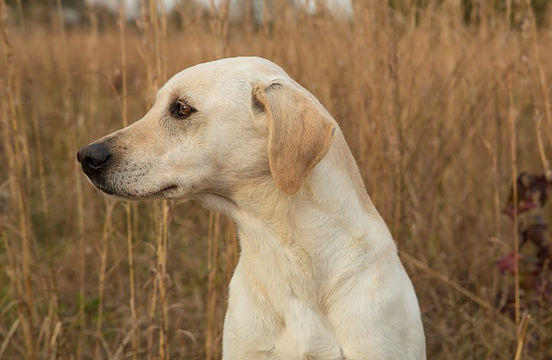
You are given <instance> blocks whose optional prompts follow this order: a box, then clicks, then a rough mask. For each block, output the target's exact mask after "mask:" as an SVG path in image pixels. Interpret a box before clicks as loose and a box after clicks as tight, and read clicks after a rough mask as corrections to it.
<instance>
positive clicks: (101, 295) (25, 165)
mask: <svg viewBox="0 0 552 360" xmlns="http://www.w3.org/2000/svg"><path fill="white" fill-rule="evenodd" d="M275 3H276V4H280V3H279V2H275ZM483 3H485V2H482V4H483ZM505 3H506V4H507V7H506V9H505V10H504V12H499V11H494V10H493V9H490V8H485V5H481V6H482V8H481V9H480V10H481V12H480V15H479V16H480V17H479V18H478V21H473V22H472V24H471V25H467V24H465V23H464V22H463V14H462V10H461V9H460V7H459V6H458V5H456V2H454V1H446V2H443V4H442V5H440V6H439V5H436V4H434V3H433V2H429V5H428V6H427V7H425V8H419V9H416V8H414V7H411V8H408V9H406V10H404V9H402V10H401V11H398V10H393V9H391V8H390V7H389V6H388V5H386V3H385V2H380V1H356V2H354V4H355V14H356V15H355V16H356V18H355V20H354V22H340V21H338V20H336V19H333V18H332V17H331V16H330V15H329V14H327V13H325V12H321V13H319V14H317V15H315V16H307V15H305V14H302V13H301V12H294V11H292V10H291V9H290V8H289V7H287V6H283V5H281V4H280V5H277V6H276V10H275V11H276V13H275V14H276V15H274V16H273V20H272V22H271V23H267V24H265V25H262V26H257V25H254V24H253V23H252V22H251V19H249V18H246V20H245V21H244V22H243V23H241V24H235V23H231V22H228V21H227V19H226V16H225V15H224V14H223V15H220V14H219V15H217V16H212V15H209V14H203V13H201V12H200V11H196V10H195V9H193V8H185V7H182V8H180V9H178V10H177V13H178V16H171V17H168V18H165V17H164V16H161V14H162V12H161V13H159V14H156V13H157V7H156V6H155V4H156V1H155V0H149V1H144V2H142V9H141V10H142V14H141V16H140V18H139V19H138V20H137V22H136V23H133V22H131V23H126V24H125V23H124V22H122V21H120V19H121V18H124V12H125V9H124V8H123V9H121V13H120V15H119V24H117V19H116V18H113V19H112V18H109V17H106V16H100V14H97V13H96V12H95V10H94V9H91V8H87V9H86V11H85V13H86V14H85V15H86V16H85V18H86V21H85V24H83V25H80V26H77V27H68V26H65V25H64V24H63V21H62V17H60V16H58V15H57V14H56V13H53V15H52V16H50V17H47V18H46V19H44V17H42V18H40V17H38V16H37V19H35V18H34V17H29V15H28V14H26V13H25V12H24V11H18V10H17V7H14V8H13V9H12V8H6V7H5V6H2V14H0V17H1V18H2V23H1V24H0V31H1V35H2V39H0V40H1V43H2V57H1V60H0V82H1V83H2V94H1V96H0V116H1V125H0V126H1V128H2V129H1V132H2V147H1V149H2V151H1V152H0V161H1V164H2V165H1V167H0V236H1V242H0V358H1V357H2V356H3V358H6V359H17V358H28V359H52V358H63V359H65V358H67V359H70V358H81V359H91V358H109V359H121V358H130V357H132V358H134V359H142V358H148V359H169V358H186V359H195V358H198V359H200V358H207V359H217V358H219V357H220V341H221V325H222V319H223V315H224V307H225V304H226V296H227V295H226V286H227V284H228V281H229V279H230V275H231V272H232V269H233V266H234V265H235V263H236V259H237V249H238V246H237V240H236V235H235V230H234V228H233V224H231V222H229V221H227V219H225V218H223V217H221V216H220V215H218V214H209V213H208V212H206V211H205V210H202V209H201V208H200V207H199V205H198V204H195V203H190V202H184V201H177V202H174V203H173V202H168V201H160V202H155V203H149V202H148V203H146V202H139V203H127V202H124V201H116V200H105V198H104V197H103V196H101V195H100V194H99V193H98V192H97V191H96V190H94V189H93V188H92V187H91V186H90V185H88V184H87V183H86V182H85V180H84V176H83V175H82V174H81V173H80V170H79V169H78V167H77V165H76V162H75V153H76V151H77V150H78V148H79V147H81V146H82V145H85V144H87V143H89V142H90V141H92V140H95V139H97V138H98V137H100V136H103V135H104V134H107V133H109V132H111V131H113V130H116V129H118V128H120V127H121V125H124V124H127V123H129V122H132V121H134V120H136V119H139V118H140V117H141V116H142V115H143V114H144V113H145V111H146V110H147V108H148V106H149V105H151V103H152V101H153V97H154V94H155V91H156V89H157V88H158V87H159V86H160V85H161V84H162V83H163V82H164V81H165V80H166V79H167V77H170V76H171V75H172V74H174V73H175V72H177V71H179V70H181V69H183V68H185V67H188V66H191V65H194V64H197V63H200V62H204V61H208V60H212V59H215V58H219V57H222V56H235V55H259V56H263V57H266V58H269V59H271V60H273V61H275V62H277V63H279V64H280V65H282V66H283V67H284V69H286V70H287V71H288V72H289V74H290V75H291V76H292V77H293V78H295V79H296V80H297V81H299V82H300V83H301V84H303V85H304V86H305V87H306V88H308V89H310V90H311V91H312V92H313V93H314V94H315V95H316V96H317V97H318V99H320V101H321V102H322V103H323V104H324V105H325V106H326V107H327V108H328V110H329V111H330V112H331V113H332V114H333V115H334V117H335V118H336V120H337V121H338V122H339V124H340V126H341V127H342V129H343V131H344V133H345V135H346V138H347V140H348V143H349V145H350V147H351V149H352V151H353V153H354V155H355V157H356V159H357V162H358V165H359V168H360V170H361V173H362V175H363V177H364V179H365V182H366V185H367V188H368V190H369V192H370V194H371V196H372V198H373V200H374V202H375V204H376V206H377V207H378V209H379V210H380V212H381V214H382V216H383V217H384V218H385V219H386V221H387V223H388V224H389V226H390V228H391V231H392V233H393V234H394V236H395V239H396V241H397V243H398V246H399V249H400V251H401V254H402V256H403V260H404V261H405V264H406V266H407V268H408V270H409V273H410V275H411V277H412V279H413V282H414V285H415V287H416V290H417V294H418V297H419V300H420V305H421V308H422V312H423V320H424V326H425V330H426V337H427V343H428V358H431V359H524V358H525V359H550V358H551V357H552V342H551V341H552V340H551V338H552V310H551V309H552V306H551V303H550V299H545V298H542V297H539V296H538V295H537V294H536V293H535V292H534V291H533V290H532V288H531V287H530V286H528V285H527V284H525V283H524V279H523V275H522V274H523V266H524V265H523V264H521V267H520V274H519V276H520V277H521V279H519V280H517V281H514V276H510V275H507V274H506V275H503V274H501V273H500V272H499V271H498V269H497V266H496V260H497V259H498V258H499V257H500V256H502V255H504V254H506V253H508V252H510V251H512V250H514V249H515V248H516V246H519V244H517V245H516V243H517V240H515V238H516V237H517V232H516V230H512V222H511V221H510V220H509V219H508V218H507V217H505V216H504V215H503V214H501V209H502V208H503V207H504V205H505V203H506V201H507V197H508V195H509V191H510V190H509V189H510V187H511V184H512V183H513V180H514V179H515V177H516V174H517V172H522V171H529V172H534V173H540V172H543V171H544V170H549V158H550V150H551V142H550V138H551V136H550V135H551V134H552V115H551V108H550V99H549V97H550V89H549V88H548V84H549V83H550V78H551V76H552V65H551V64H552V50H551V49H552V41H551V40H552V37H550V28H549V27H546V26H543V27H541V28H540V29H537V27H536V24H535V19H534V16H533V13H532V12H531V11H529V8H528V5H527V3H528V2H520V1H515V2H510V1H506V2H505ZM58 4H59V2H58ZM8 13H9V16H8ZM17 14H23V16H25V18H24V22H20V21H18V20H17V17H18V15H17ZM58 14H59V13H58ZM481 14H482V15H481ZM541 18H545V19H551V17H550V14H548V15H546V16H542V17H541ZM505 19H514V22H513V23H512V25H511V26H510V24H509V23H508V24H506V23H505ZM23 23H24V24H25V26H24V27H23V26H22V25H21V24H23ZM543 120H544V121H543ZM514 183H515V182H514ZM544 215H545V217H546V220H548V222H549V223H552V222H551V221H550V220H552V219H551V217H552V215H551V212H550V209H549V208H546V209H545V210H544ZM515 224H516V225H515V226H517V223H515ZM549 240H550V239H549ZM520 262H521V261H520ZM516 278H517V276H516ZM515 289H518V290H515ZM510 295H514V297H515V299H516V301H515V303H516V306H515V316H514V317H513V319H512V318H510V317H509V315H508V314H506V313H504V312H501V311H500V309H501V308H503V307H504V305H505V303H506V302H508V301H509V299H508V297H509V296H510Z"/></svg>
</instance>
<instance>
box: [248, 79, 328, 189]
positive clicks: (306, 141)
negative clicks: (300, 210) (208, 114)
mask: <svg viewBox="0 0 552 360" xmlns="http://www.w3.org/2000/svg"><path fill="white" fill-rule="evenodd" d="M253 106H254V107H255V109H256V111H258V112H264V113H265V114H266V117H267V119H268V128H269V133H268V163H269V166H270V172H271V174H272V177H273V178H274V180H275V182H276V184H277V185H278V187H279V188H280V189H281V190H282V191H283V192H285V193H286V194H289V195H292V194H295V193H296V192H297V191H299V189H300V188H301V185H302V184H303V182H304V181H305V178H306V177H307V175H308V174H309V172H310V170H311V169H312V168H313V167H314V166H316V164H318V162H319V161H320V160H321V159H322V158H323V157H324V155H326V153H327V152H328V150H329V148H330V144H331V139H332V136H333V134H334V130H335V127H336V124H335V122H334V120H333V119H331V118H330V117H329V116H328V115H327V114H325V113H324V112H323V111H322V110H321V109H320V105H319V104H315V103H314V102H313V100H311V99H309V98H308V96H307V94H305V93H302V92H301V91H299V90H296V89H293V88H292V87H291V86H287V85H284V84H282V83H278V82H274V83H271V84H270V85H269V86H262V85H255V86H254V87H253Z"/></svg>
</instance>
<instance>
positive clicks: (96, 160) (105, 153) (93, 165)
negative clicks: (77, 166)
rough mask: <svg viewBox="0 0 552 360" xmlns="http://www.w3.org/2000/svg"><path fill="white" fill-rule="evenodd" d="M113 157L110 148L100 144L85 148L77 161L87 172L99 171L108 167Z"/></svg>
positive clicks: (79, 153)
mask: <svg viewBox="0 0 552 360" xmlns="http://www.w3.org/2000/svg"><path fill="white" fill-rule="evenodd" d="M111 156H112V153H111V150H110V148H109V146H108V145H107V144H106V143H105V142H100V143H94V144H91V145H88V146H85V147H83V148H82V149H81V150H80V151H79V152H78V153H77V161H78V162H79V163H81V165H82V168H83V170H85V172H86V170H89V171H98V170H100V169H101V168H103V167H105V165H107V163H108V162H109V159H111Z"/></svg>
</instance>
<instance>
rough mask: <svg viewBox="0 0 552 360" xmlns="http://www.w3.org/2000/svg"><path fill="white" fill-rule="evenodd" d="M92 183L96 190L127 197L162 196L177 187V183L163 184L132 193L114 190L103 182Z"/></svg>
mask: <svg viewBox="0 0 552 360" xmlns="http://www.w3.org/2000/svg"><path fill="white" fill-rule="evenodd" d="M92 183H93V184H94V186H95V187H96V188H97V189H98V190H100V191H102V192H104V193H106V194H107V195H112V196H118V197H123V198H129V199H144V198H151V197H162V196H163V195H164V194H165V193H167V192H170V191H173V190H176V189H178V185H175V184H173V185H168V186H165V187H163V188H161V189H160V190H156V191H152V192H149V193H145V194H140V193H132V192H129V191H115V190H113V189H112V188H110V187H108V186H106V185H105V184H100V183H96V182H94V181H92Z"/></svg>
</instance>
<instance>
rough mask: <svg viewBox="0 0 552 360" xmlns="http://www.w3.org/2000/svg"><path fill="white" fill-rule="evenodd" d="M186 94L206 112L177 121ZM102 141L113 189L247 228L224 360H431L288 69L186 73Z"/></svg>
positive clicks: (378, 234) (355, 192) (347, 171)
mask: <svg viewBox="0 0 552 360" xmlns="http://www.w3.org/2000/svg"><path fill="white" fill-rule="evenodd" d="M175 99H185V100H186V101H187V102H188V103H189V104H190V105H192V106H193V107H194V108H196V109H197V112H196V113H194V114H192V115H191V116H190V117H189V118H187V119H184V120H182V119H180V120H179V119H174V118H172V117H171V115H170V112H169V110H168V109H169V107H170V104H171V103H172V102H173V101H174V100H175ZM99 141H106V142H107V143H108V144H109V145H110V147H111V148H112V151H113V157H114V159H113V165H111V166H110V167H109V168H108V169H106V170H105V171H104V174H103V175H102V176H103V178H102V180H101V181H94V184H95V185H96V186H98V187H99V188H101V189H103V190H104V191H108V192H110V193H115V194H116V195H119V196H123V197H129V198H148V197H154V196H155V197H179V198H180V197H187V198H191V199H196V200H199V201H201V202H202V204H203V205H204V206H205V207H207V208H210V209H214V210H217V211H221V212H223V213H225V214H227V215H229V216H231V217H232V218H233V219H234V220H235V221H236V224H237V226H238V232H239V238H240V244H241V254H240V259H239V263H238V265H237V268H236V270H235V273H234V276H233V278H232V281H231V284H230V298H229V303H228V311H227V313H226V318H225V323H224V338H223V359H224V360H243V359H274V360H276V359H282V360H284V359H285V360H306V359H347V360H373V359H425V340H424V331H423V327H422V322H421V319H420V311H419V307H418V302H417V299H416V295H415V293H414V289H413V287H412V284H411V281H410V279H409V277H408V275H407V274H406V272H405V270H404V268H403V266H402V264H401V262H400V260H399V257H398V256H397V250H396V247H395V244H394V242H393V239H392V237H391V234H390V233H389V230H388V228H387V226H386V225H385V223H384V221H383V220H382V218H381V217H380V215H379V214H378V212H377V211H376V209H375V208H374V206H373V204H372V202H371V200H370V198H369V196H368V194H367V193H366V190H365V188H364V185H363V182H362V179H361V177H360V174H359V171H358V168H357V166H356V163H355V161H354V159H353V156H352V155H351V152H350V151H349V148H348V146H347V143H346V142H345V139H344V137H343V134H342V133H341V130H340V129H339V127H338V125H337V123H336V122H335V120H334V119H333V118H332V117H331V115H330V114H329V113H328V112H327V111H326V110H325V109H324V107H323V106H322V105H321V104H320V103H319V102H318V101H317V100H316V99H315V98H314V96H312V94H310V93H309V92H308V91H307V90H305V89H304V88H303V87H301V86H300V85H299V84H297V83H296V82H295V81H293V80H292V79H291V78H290V77H289V76H288V75H287V74H286V73H285V72H284V71H283V70H282V69H281V68H280V67H278V66H277V65H275V64H273V63H272V62H270V61H268V60H265V59H261V58H254V57H242V58H231V59H223V60H218V61H214V62H210V63H205V64H200V65H197V66H194V67H191V68H188V69H186V70H184V71H182V72H180V73H179V74H176V75H175V76H174V77H173V78H172V79H170V80H169V81H168V82H167V84H166V85H165V86H164V87H163V88H162V89H161V90H160V91H159V93H158V96H157V99H156V102H155V104H154V106H153V107H152V109H151V110H150V111H149V112H148V113H147V114H146V115H145V116H144V118H143V119H141V120H139V121H137V122H136V123H134V124H132V125H131V126H129V127H127V128H125V129H122V130H120V131H118V132H116V133H114V134H111V135H109V136H107V137H105V138H103V139H100V140H99Z"/></svg>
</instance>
